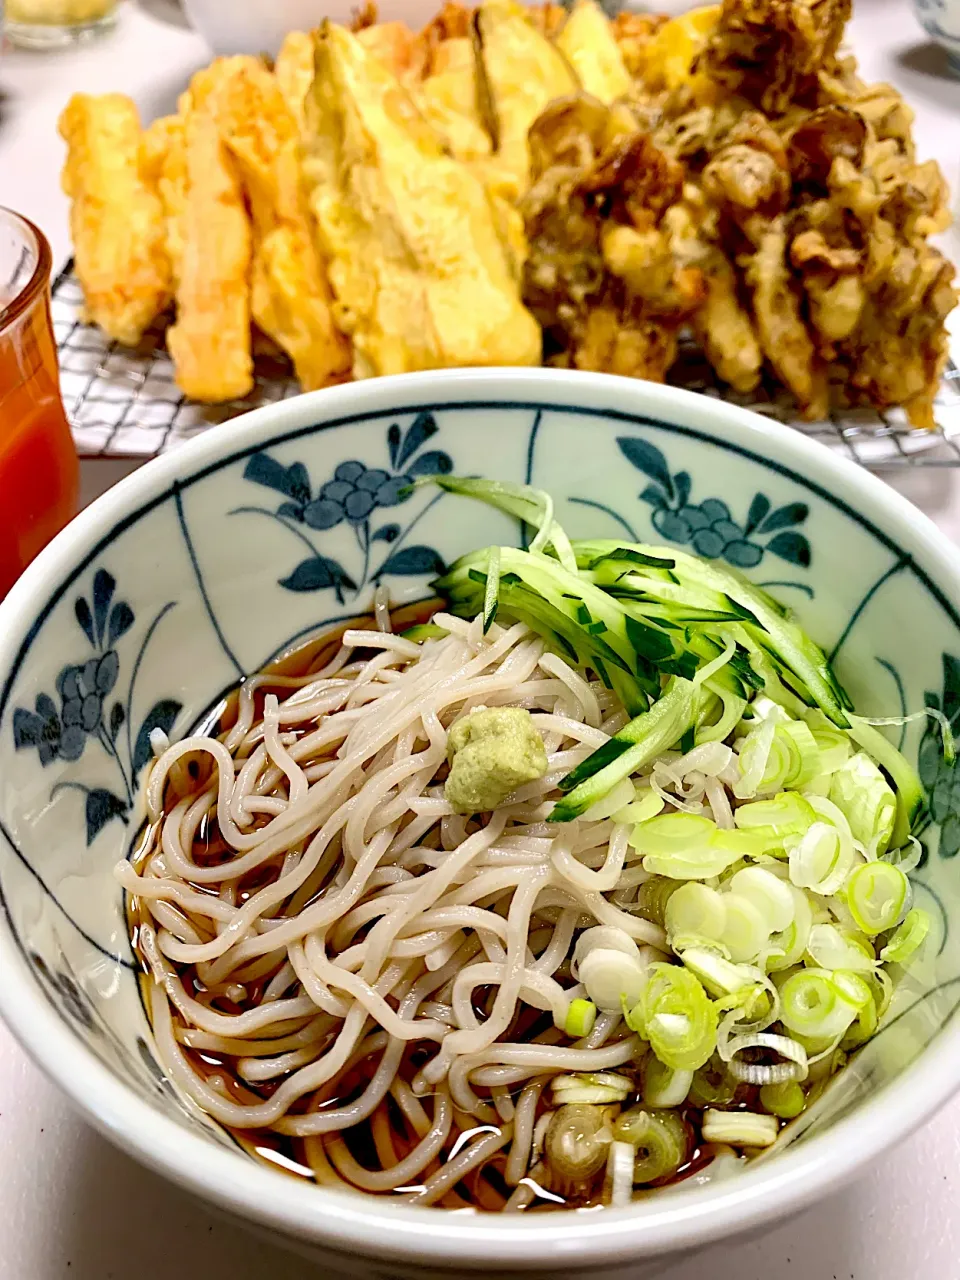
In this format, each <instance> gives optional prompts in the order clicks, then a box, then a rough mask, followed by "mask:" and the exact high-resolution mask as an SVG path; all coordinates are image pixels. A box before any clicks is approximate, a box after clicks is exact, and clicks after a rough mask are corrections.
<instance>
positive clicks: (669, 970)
mask: <svg viewBox="0 0 960 1280" xmlns="http://www.w3.org/2000/svg"><path fill="white" fill-rule="evenodd" d="M648 974H649V977H648V980H647V984H646V987H645V988H644V992H643V995H642V996H641V997H640V999H639V1000H638V1001H637V1003H636V1004H635V1005H634V1006H633V1007H632V1008H628V1007H627V1006H626V1005H624V1016H625V1018H626V1022H627V1026H628V1027H629V1028H630V1030H631V1031H636V1032H637V1034H638V1035H640V1036H641V1037H642V1038H643V1039H645V1040H648V1041H649V1042H650V1047H651V1049H652V1050H653V1052H654V1053H655V1054H656V1055H657V1057H658V1058H659V1059H660V1061H661V1062H662V1063H663V1064H664V1065H665V1066H668V1067H675V1068H676V1069H677V1070H679V1071H695V1070H696V1069H697V1067H702V1066H703V1064H704V1063H705V1062H706V1061H707V1060H708V1059H709V1057H710V1055H711V1054H712V1053H713V1051H714V1049H715V1048H716V1045H717V1011H716V1008H715V1007H714V1004H713V1001H712V1000H710V998H709V996H708V995H707V993H706V992H705V991H704V989H703V987H702V986H701V985H700V983H699V982H698V981H697V979H696V978H695V977H694V976H693V974H692V973H690V972H689V971H688V970H687V969H684V968H681V967H680V966H679V965H671V964H660V963H657V964H652V965H651V966H650V968H649V970H648Z"/></svg>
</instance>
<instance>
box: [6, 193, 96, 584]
mask: <svg viewBox="0 0 960 1280" xmlns="http://www.w3.org/2000/svg"><path fill="white" fill-rule="evenodd" d="M51 262H52V257H51V253H50V246H49V245H48V244H47V242H46V240H45V239H44V237H43V235H42V234H41V232H40V231H38V230H37V228H36V227H35V226H34V225H33V223H31V222H28V221H27V219H26V218H21V217H20V216H19V215H18V214H16V213H13V212H12V211H11V210H9V209H3V208H0V598H2V597H3V596H4V595H6V593H7V591H8V590H9V589H10V587H11V586H13V584H14V582H15V581H16V580H17V578H18V577H19V576H20V574H21V572H22V571H23V570H24V569H25V568H26V566H27V565H28V564H29V563H30V561H31V560H32V559H33V557H34V556H35V555H37V553H38V552H39V551H41V550H42V549H43V548H44V547H45V546H46V544H47V543H48V542H49V541H50V539H51V538H52V537H53V536H54V534H55V533H58V532H59V531H60V530H61V529H62V528H63V526H64V525H65V524H66V523H67V521H68V520H70V519H71V518H72V517H73V515H74V514H75V513H76V509H77V494H78V489H79V464H78V462H77V452H76V449H75V448H74V444H73V437H72V436H71V434H70V427H69V425H68V423H67V418H66V414H65V413H64V410H63V401H62V400H61V398H60V379H59V372H58V366H57V349H56V345H55V343H54V339H53V325H52V323H51V320H50V267H51Z"/></svg>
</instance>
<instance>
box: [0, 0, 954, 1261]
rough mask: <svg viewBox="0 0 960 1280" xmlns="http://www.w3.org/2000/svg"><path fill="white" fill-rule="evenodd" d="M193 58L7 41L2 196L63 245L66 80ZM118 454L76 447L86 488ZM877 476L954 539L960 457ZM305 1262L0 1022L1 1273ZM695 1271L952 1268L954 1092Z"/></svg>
mask: <svg viewBox="0 0 960 1280" xmlns="http://www.w3.org/2000/svg"><path fill="white" fill-rule="evenodd" d="M230 2H231V0H223V3H225V4H228V3H230ZM267 2H269V0H267ZM654 7H655V5H654ZM318 12H322V0H318ZM849 35H850V40H851V43H852V44H853V46H854V47H855V48H856V50H857V53H858V56H859V58H860V64H861V68H862V70H863V73H864V75H865V76H866V77H867V78H869V79H875V80H887V81H890V82H891V83H893V84H895V85H896V86H897V87H898V88H900V89H901V90H902V92H903V93H904V94H905V96H906V97H907V99H908V101H909V102H910V103H911V104H912V105H913V107H914V108H915V110H916V112H917V122H916V138H917V144H918V150H919V152H920V153H921V155H922V156H935V157H936V158H937V159H939V160H940V162H941V164H942V165H943V167H944V170H945V173H946V176H947V179H948V181H949V182H950V183H951V186H952V188H953V191H954V201H955V202H956V198H957V194H958V187H960V81H956V80H949V79H948V78H946V73H945V64H944V60H943V58H942V57H941V54H940V51H939V50H937V49H935V48H934V47H933V46H931V45H929V44H927V43H926V41H925V39H924V36H923V33H922V31H921V30H920V29H919V27H918V26H917V25H916V24H915V22H914V20H913V17H912V15H911V13H910V10H909V7H908V5H907V3H906V2H905V0H857V9H856V14H855V17H854V21H853V23H852V25H851V29H850V33H849ZM205 60H206V55H205V50H204V48H203V45H202V44H201V42H200V40H199V39H198V38H197V37H196V36H194V35H192V34H190V33H189V32H188V31H186V30H185V29H184V26H183V20H182V18H181V16H180V14H179V8H178V6H177V4H176V3H175V0H140V2H139V3H134V0H128V3H127V4H126V5H124V7H123V10H122V13H121V20H120V24H119V27H118V29H117V30H116V32H114V33H113V34H112V35H110V36H109V37H107V38H105V39H103V40H102V41H100V42H99V43H97V44H95V45H91V46H88V47H87V48H84V49H81V50H78V51H71V52H68V53H63V54H56V55H29V54H25V53H18V52H10V51H5V52H4V54H3V56H2V57H0V204H6V205H11V206H13V207H15V208H17V209H19V210H20V211H21V212H23V213H25V214H26V215H27V216H29V217H31V218H33V219H34V220H35V221H36V222H37V223H38V224H39V225H40V226H41V227H42V228H43V229H44V231H45V232H46V234H47V236H48V237H49V239H50V240H51V242H52V244H53V246H54V252H55V256H56V258H57V259H58V260H63V259H64V258H65V257H66V255H67V253H68V251H69V241H68V235H67V209H66V204H65V201H64V199H63V197H62V196H61V194H60V191H59V182H58V171H59V166H60V147H59V143H58V141H57V138H56V134H55V124H56V118H57V115H58V113H59V111H60V109H61V107H62V106H63V104H64V102H65V101H66V98H67V97H68V95H69V94H70V93H71V92H73V91H75V90H85V91H87V92H94V93H96V92H104V91H106V90H117V91H121V92H126V93H130V94H132V95H133V96H134V97H135V98H136V99H137V101H138V103H139V105H140V107H141V110H142V112H143V114H144V116H145V118H147V119H149V118H152V117H153V116H154V115H156V114H158V113H160V112H162V111H166V110H169V109H170V108H171V107H172V105H173V103H174V101H175V98H176V95H177V94H178V93H179V91H180V90H181V89H182V87H183V85H184V83H185V80H186V77H187V76H188V75H189V73H190V72H191V71H192V70H193V69H194V68H196V67H197V66H199V65H201V64H202V63H203V62H204V61H205ZM953 243H957V241H956V239H955V240H954V241H953ZM955 256H957V257H960V254H955ZM955 332H956V330H955ZM955 346H956V344H955ZM955 358H956V350H955ZM129 465H130V464H127V463H124V462H122V461H107V462H100V463H96V464H85V468H84V477H83V480H84V498H85V500H89V499H90V498H92V497H94V496H95V495H96V493H97V492H99V491H101V490H102V489H103V488H105V487H107V486H108V485H109V484H112V483H114V482H115V481H116V480H117V479H119V478H120V476H121V475H122V474H123V473H124V472H125V471H126V470H128V469H129ZM889 478H891V479H893V481H894V483H895V484H896V486H897V488H899V489H900V490H901V491H902V492H903V493H905V494H906V496H908V497H909V498H911V499H912V500H913V501H914V502H916V503H917V504H918V505H919V506H920V507H922V508H923V509H924V510H926V511H927V513H928V514H929V515H931V516H932V517H933V518H934V519H935V520H936V522H937V523H938V524H939V525H940V527H941V528H942V529H943V530H944V531H945V532H946V533H948V534H949V536H951V537H952V538H954V539H955V540H957V541H960V472H956V471H949V470H932V469H931V470H927V471H921V470H912V471H910V472H906V473H899V474H896V475H894V476H892V477H889ZM0 518H2V516H0ZM2 980H3V976H2V974H0V981H2ZM316 1274H317V1272H316V1271H315V1270H314V1269H313V1268H311V1267H310V1266H309V1264H307V1263H304V1262H302V1261H300V1260H299V1259H297V1258H294V1257H292V1256H291V1255H288V1254H286V1253H283V1252H281V1251H279V1250H277V1249H274V1248H271V1247H269V1246H267V1245H263V1244H260V1243H259V1242H257V1241H256V1240H254V1239H253V1238H252V1237H247V1236H246V1235H245V1233H238V1232H236V1231H235V1230H233V1229H230V1228H227V1227H225V1226H223V1225H222V1224H221V1222H220V1221H219V1220H217V1219H215V1218H214V1217H212V1216H211V1215H210V1214H209V1212H208V1211H207V1209H206V1208H205V1206H204V1205H203V1204H201V1203H199V1202H196V1201H191V1200H190V1199H188V1198H187V1197H186V1196H185V1195H183V1194H181V1193H180V1192H179V1191H175V1190H174V1189H173V1188H171V1187H169V1186H167V1185H166V1184H165V1183H164V1182H162V1181H161V1180H160V1179H158V1178H157V1177H155V1176H154V1175H153V1174H150V1173H147V1172H146V1171H145V1170H143V1169H141V1168H140V1167H139V1166H138V1165H136V1164H134V1163H133V1161H131V1160H130V1159H129V1158H128V1157H126V1156H124V1155H121V1154H120V1153H119V1152H117V1151H115V1150H114V1149H113V1148H112V1147H110V1146H109V1145H108V1144H107V1143H106V1142H105V1141H104V1140H103V1139H102V1138H100V1137H99V1136H97V1135H96V1134H95V1133H94V1132H93V1131H92V1130H91V1129H89V1128H88V1127H87V1126H86V1125H85V1124H84V1123H83V1121H82V1120H81V1119H80V1118H79V1117H78V1116H77V1115H76V1114H74V1112H73V1111H72V1110H71V1109H70V1108H69V1107H68V1106H67V1104H66V1102H65V1101H64V1100H63V1099H62V1098H61V1096H60V1095H59V1094H58V1093H57V1091H56V1090H55V1089H54V1088H53V1087H52V1086H51V1085H50V1084H48V1082H47V1081H46V1080H45V1079H44V1077H43V1076H42V1075H41V1074H40V1072H39V1071H38V1070H37V1069H36V1067H34V1066H33V1064H32V1063H31V1062H29V1061H28V1060H27V1058H26V1057H25V1056H24V1054H23V1053H22V1051H21V1050H20V1048H19V1046H18V1045H17V1044H16V1043H15V1042H14V1041H13V1039H12V1038H11V1037H10V1035H9V1034H8V1033H7V1031H6V1030H5V1028H4V1027H3V1026H2V1025H0V1280H66V1278H68V1280H132V1278H133V1277H136V1280H201V1278H202V1280H228V1278H229V1280H260V1278H261V1277H263V1278H265V1280H266V1278H269V1280H307V1278H308V1277H311V1276H314V1275H316ZM704 1275H709V1276H710V1280H760V1278H761V1277H763V1278H764V1280H766V1278H767V1277H776V1278H777V1280H921V1278H923V1280H960V1100H958V1101H956V1102H954V1103H953V1105H951V1106H949V1107H947V1108H946V1109H945V1110H944V1111H943V1113H942V1114H941V1115H939V1116H938V1117H937V1118H936V1119H935V1120H934V1121H932V1122H931V1123H930V1124H929V1125H928V1126H927V1127H926V1128H925V1129H924V1130H923V1131H922V1132H921V1133H919V1134H917V1135H915V1137H913V1138H912V1139H911V1140H910V1141H909V1142H907V1143H906V1144H905V1145H904V1146H902V1147H900V1148H899V1149H897V1150H896V1151H894V1152H892V1153H891V1155H890V1156H889V1157H888V1158H887V1159H886V1160H885V1161H884V1163H883V1165H882V1166H881V1167H878V1168H875V1169H872V1170H871V1171H869V1172H868V1173H867V1174H866V1176H865V1177H863V1178H862V1179H861V1180H860V1181H859V1182H858V1183H857V1184H855V1185H854V1186H852V1187H850V1188H849V1189H848V1190H847V1191H846V1192H845V1193H843V1194H841V1195H839V1196H836V1197H835V1198H834V1199H832V1200H831V1201H830V1202H829V1203H827V1204H824V1205H822V1206H821V1207H819V1208H815V1209H813V1210H810V1211H808V1212H806V1213H804V1214H802V1215H801V1216H800V1217H798V1218H796V1219H795V1220H793V1221H791V1222H789V1223H787V1224H785V1225H783V1226H781V1227H779V1228H777V1229H776V1230H774V1231H772V1232H770V1233H769V1234H768V1235H766V1236H764V1237H762V1238H760V1239H758V1240H755V1241H752V1242H750V1243H748V1244H738V1245H736V1246H728V1245H722V1246H718V1247H717V1248H716V1249H714V1250H713V1251H711V1252H710V1254H709V1255H707V1256H704V1255H701V1256H700V1257H698V1258H696V1259H693V1260H689V1261H686V1262H683V1263H680V1264H677V1265H674V1266H673V1267H670V1268H668V1269H667V1270H666V1271H665V1273H664V1280H695V1278H698V1280H699V1277H702V1276H704Z"/></svg>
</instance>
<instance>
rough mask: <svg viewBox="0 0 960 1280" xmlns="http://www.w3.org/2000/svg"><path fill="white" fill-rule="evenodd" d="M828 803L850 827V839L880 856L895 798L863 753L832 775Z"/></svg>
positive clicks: (892, 818) (891, 821)
mask: <svg viewBox="0 0 960 1280" xmlns="http://www.w3.org/2000/svg"><path fill="white" fill-rule="evenodd" d="M830 799H831V800H832V801H833V803H834V804H835V805H836V806H837V808H838V809H840V811H841V812H842V813H843V815H844V817H845V818H846V819H847V821H848V822H849V823H850V830H851V832H852V833H853V838H854V839H855V840H859V841H860V843H861V844H863V845H865V846H866V848H867V849H869V850H871V852H872V853H874V854H880V853H883V851H884V850H885V849H886V847H887V845H888V844H889V843H890V837H891V835H892V834H893V827H894V822H895V820H896V816H897V797H896V795H895V794H894V792H893V790H892V789H891V787H890V784H889V783H888V782H887V780H886V778H885V777H884V776H883V774H882V773H881V772H880V770H879V769H878V768H877V766H876V765H875V764H874V763H873V761H872V760H871V759H870V757H869V756H868V755H866V754H865V753H864V752H863V751H858V752H857V754H856V755H855V756H851V757H850V759H849V760H848V761H847V762H846V764H844V765H843V766H842V767H841V768H839V769H838V770H837V771H836V773H835V774H834V775H833V778H832V779H831V783H830Z"/></svg>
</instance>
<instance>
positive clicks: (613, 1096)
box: [550, 1071, 633, 1106]
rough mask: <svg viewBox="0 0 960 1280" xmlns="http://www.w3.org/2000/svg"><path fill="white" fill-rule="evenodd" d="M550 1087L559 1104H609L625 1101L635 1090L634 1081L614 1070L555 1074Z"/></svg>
mask: <svg viewBox="0 0 960 1280" xmlns="http://www.w3.org/2000/svg"><path fill="white" fill-rule="evenodd" d="M550 1088H551V1090H552V1092H553V1096H554V1099H555V1101H556V1102H557V1103H558V1104H559V1105H563V1106H566V1105H567V1104H573V1103H581V1104H584V1105H589V1106H609V1104H610V1103H612V1102H623V1100H624V1099H625V1098H627V1097H628V1096H629V1095H630V1094H631V1093H632V1092H633V1081H632V1080H630V1079H628V1077H627V1076H621V1075H617V1074H615V1073H614V1072H612V1071H597V1072H594V1073H592V1074H589V1075H575V1076H554V1078H553V1080H551V1082H550Z"/></svg>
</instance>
